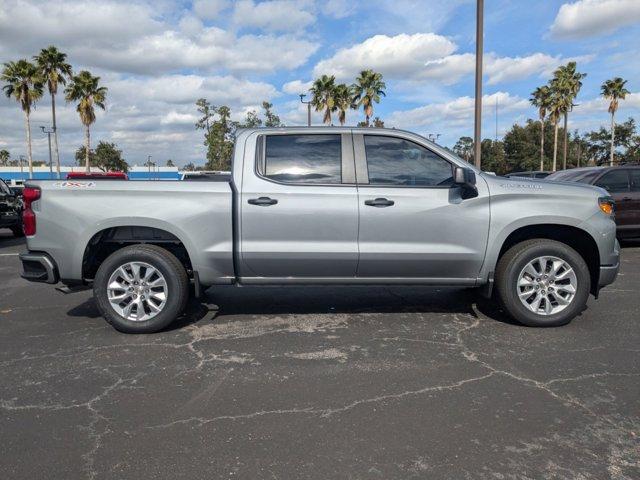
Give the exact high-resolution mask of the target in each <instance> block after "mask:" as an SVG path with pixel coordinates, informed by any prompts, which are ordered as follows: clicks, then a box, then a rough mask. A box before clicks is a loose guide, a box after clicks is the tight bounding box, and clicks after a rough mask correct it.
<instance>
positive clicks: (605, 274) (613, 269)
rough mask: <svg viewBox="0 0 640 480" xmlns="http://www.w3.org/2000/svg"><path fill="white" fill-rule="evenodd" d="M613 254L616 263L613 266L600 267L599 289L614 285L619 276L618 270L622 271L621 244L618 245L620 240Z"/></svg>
mask: <svg viewBox="0 0 640 480" xmlns="http://www.w3.org/2000/svg"><path fill="white" fill-rule="evenodd" d="M613 253H614V255H613V259H614V261H615V262H614V263H613V264H612V265H600V276H599V277H598V288H602V287H604V286H606V285H610V284H612V283H613V282H614V281H615V279H616V277H617V276H618V270H620V243H618V240H616V243H615V247H614V252H613Z"/></svg>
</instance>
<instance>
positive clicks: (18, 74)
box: [0, 59, 42, 178]
mask: <svg viewBox="0 0 640 480" xmlns="http://www.w3.org/2000/svg"><path fill="white" fill-rule="evenodd" d="M0 78H1V79H2V81H3V82H5V85H4V86H3V87H2V89H3V90H4V93H5V94H6V95H7V97H14V98H15V99H16V101H18V102H19V103H20V107H21V108H22V111H23V112H24V119H25V128H26V130H27V158H28V159H29V178H33V156H32V154H31V119H30V115H31V107H32V106H34V104H35V102H36V101H37V100H38V99H39V98H40V97H42V79H41V78H40V76H39V75H38V69H37V68H36V66H35V65H34V64H33V63H30V62H28V61H27V60H25V59H21V60H18V61H17V62H8V63H5V64H4V69H3V70H2V76H1V77H0Z"/></svg>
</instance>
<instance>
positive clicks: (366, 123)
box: [365, 115, 369, 127]
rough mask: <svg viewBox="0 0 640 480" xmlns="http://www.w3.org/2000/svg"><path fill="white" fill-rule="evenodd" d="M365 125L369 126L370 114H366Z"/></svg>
mask: <svg viewBox="0 0 640 480" xmlns="http://www.w3.org/2000/svg"><path fill="white" fill-rule="evenodd" d="M365 125H366V126H367V127H368V126H369V115H365Z"/></svg>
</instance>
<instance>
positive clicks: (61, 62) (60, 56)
mask: <svg viewBox="0 0 640 480" xmlns="http://www.w3.org/2000/svg"><path fill="white" fill-rule="evenodd" d="M33 59H34V60H35V62H36V65H37V66H38V70H39V71H40V76H41V77H42V79H43V80H44V81H46V82H47V87H48V89H49V94H50V95H51V116H52V120H53V143H54V151H55V154H56V171H57V172H58V178H60V152H59V150H58V129H57V127H56V93H58V85H59V84H62V85H66V83H67V80H66V79H67V78H71V75H72V73H71V65H69V64H68V63H66V61H65V60H66V59H67V54H66V53H62V52H60V51H58V49H57V48H56V47H54V46H53V45H51V46H49V48H43V49H42V50H40V54H39V55H36V56H34V57H33Z"/></svg>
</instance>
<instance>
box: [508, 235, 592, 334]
mask: <svg viewBox="0 0 640 480" xmlns="http://www.w3.org/2000/svg"><path fill="white" fill-rule="evenodd" d="M496 287H497V291H498V295H499V297H500V300H501V301H502V304H503V305H504V307H505V309H506V311H507V312H508V313H509V314H510V315H511V316H512V317H513V318H514V319H516V320H517V321H519V322H520V323H523V324H525V325H529V326H532V327H554V326H559V325H566V324H567V323H569V322H570V321H571V320H572V319H573V318H574V317H575V316H576V315H578V314H579V313H580V312H581V311H582V310H583V309H584V307H585V305H586V303H587V299H588V298H589V291H590V290H591V276H590V274H589V267H588V266H587V264H586V262H585V261H584V259H583V258H582V257H581V256H580V254H578V252H576V251H575V250H574V249H572V248H571V247H569V246H568V245H566V244H564V243H561V242H557V241H554V240H547V239H534V240H528V241H525V242H522V243H519V244H517V245H515V246H513V247H511V248H510V249H509V250H508V251H507V252H506V253H505V254H504V255H503V256H502V257H501V258H500V261H499V262H498V267H497V269H496Z"/></svg>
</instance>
